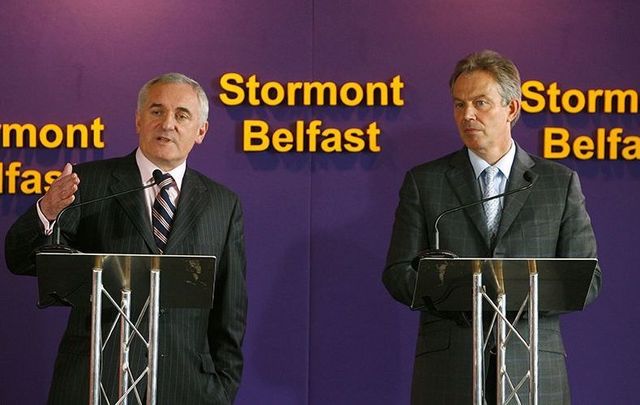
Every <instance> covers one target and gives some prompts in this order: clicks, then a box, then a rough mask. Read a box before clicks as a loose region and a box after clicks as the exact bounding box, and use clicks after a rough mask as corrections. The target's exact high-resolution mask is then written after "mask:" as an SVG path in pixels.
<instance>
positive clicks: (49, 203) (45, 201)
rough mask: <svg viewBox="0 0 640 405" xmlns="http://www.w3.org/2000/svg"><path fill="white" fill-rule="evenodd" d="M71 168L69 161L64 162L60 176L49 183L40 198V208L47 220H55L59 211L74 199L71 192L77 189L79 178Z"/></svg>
mask: <svg viewBox="0 0 640 405" xmlns="http://www.w3.org/2000/svg"><path fill="white" fill-rule="evenodd" d="M72 170H73V166H71V163H67V164H65V165H64V169H62V174H61V175H60V177H58V178H57V179H56V181H54V182H53V183H52V184H51V186H50V187H49V191H47V193H46V194H45V195H44V197H42V200H40V210H41V211H42V213H43V214H44V216H45V217H47V219H48V220H49V221H53V220H55V219H56V216H57V215H58V214H59V213H60V211H62V210H63V209H64V208H65V207H67V206H69V205H70V204H71V203H72V202H73V200H75V196H74V195H73V194H74V193H75V192H76V191H78V184H80V178H79V177H78V175H77V174H75V173H73V172H72Z"/></svg>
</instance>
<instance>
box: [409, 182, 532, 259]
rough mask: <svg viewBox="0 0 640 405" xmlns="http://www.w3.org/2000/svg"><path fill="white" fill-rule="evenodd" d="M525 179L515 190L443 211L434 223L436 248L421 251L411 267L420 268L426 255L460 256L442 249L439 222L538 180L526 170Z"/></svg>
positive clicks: (527, 186) (516, 191)
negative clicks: (421, 261)
mask: <svg viewBox="0 0 640 405" xmlns="http://www.w3.org/2000/svg"><path fill="white" fill-rule="evenodd" d="M524 177H525V180H527V181H529V184H527V185H526V186H523V187H520V188H517V189H515V190H510V191H507V192H504V193H500V194H496V195H493V196H491V197H486V198H482V199H480V200H478V201H474V202H471V203H467V204H463V205H460V206H458V207H453V208H449V209H448V210H445V211H443V212H441V213H440V215H438V216H437V217H436V220H435V221H434V223H433V229H434V239H435V243H434V245H435V249H427V250H423V251H421V252H419V253H418V255H417V256H416V257H415V258H414V259H413V260H412V261H411V267H413V269H414V270H417V269H418V263H419V262H420V260H421V259H422V258H425V257H435V258H443V259H453V258H456V257H458V255H456V254H455V253H453V252H451V251H449V250H445V249H440V231H439V230H438V223H440V220H441V219H442V218H443V217H445V216H447V215H449V214H451V213H454V212H456V211H460V210H463V209H465V208H469V207H473V206H474V205H478V204H484V203H485V202H487V201H491V200H493V199H496V198H502V197H506V196H508V195H511V194H515V193H519V192H521V191H525V190H528V189H530V188H531V187H533V185H534V184H535V182H536V178H535V177H532V176H531V175H530V174H529V172H525V174H524Z"/></svg>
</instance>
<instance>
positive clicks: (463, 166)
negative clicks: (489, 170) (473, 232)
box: [446, 148, 490, 247]
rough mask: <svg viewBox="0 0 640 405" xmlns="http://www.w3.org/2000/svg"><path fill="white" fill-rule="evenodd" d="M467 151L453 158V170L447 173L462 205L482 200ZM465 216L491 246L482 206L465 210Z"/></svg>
mask: <svg viewBox="0 0 640 405" xmlns="http://www.w3.org/2000/svg"><path fill="white" fill-rule="evenodd" d="M467 153H468V152H467V149H466V148H463V149H462V150H460V151H459V152H458V153H456V154H455V155H454V156H453V157H452V158H451V162H450V163H451V168H450V169H449V170H448V171H447V172H446V177H447V181H448V182H449V185H450V186H451V188H452V189H453V191H454V193H455V194H456V196H457V197H458V202H459V203H460V205H463V204H469V203H471V202H474V201H478V200H480V198H482V197H481V192H480V186H479V185H478V181H477V180H476V178H475V174H474V172H473V167H472V166H471V162H469V157H468V155H467ZM464 212H465V214H466V215H467V216H468V217H469V219H470V220H471V222H472V223H473V224H474V225H475V227H476V228H477V229H478V232H480V234H481V235H482V238H483V239H484V241H485V243H486V245H487V247H489V246H490V238H489V230H488V228H487V224H486V220H485V216H484V209H483V207H482V204H476V205H473V206H471V207H469V208H465V210H464Z"/></svg>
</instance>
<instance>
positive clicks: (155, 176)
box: [153, 169, 162, 184]
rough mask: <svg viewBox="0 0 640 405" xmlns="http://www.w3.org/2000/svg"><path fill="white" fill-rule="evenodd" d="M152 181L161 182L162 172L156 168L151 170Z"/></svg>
mask: <svg viewBox="0 0 640 405" xmlns="http://www.w3.org/2000/svg"><path fill="white" fill-rule="evenodd" d="M153 181H154V182H155V183H156V184H160V183H162V172H161V171H160V170H158V169H156V170H154V171H153Z"/></svg>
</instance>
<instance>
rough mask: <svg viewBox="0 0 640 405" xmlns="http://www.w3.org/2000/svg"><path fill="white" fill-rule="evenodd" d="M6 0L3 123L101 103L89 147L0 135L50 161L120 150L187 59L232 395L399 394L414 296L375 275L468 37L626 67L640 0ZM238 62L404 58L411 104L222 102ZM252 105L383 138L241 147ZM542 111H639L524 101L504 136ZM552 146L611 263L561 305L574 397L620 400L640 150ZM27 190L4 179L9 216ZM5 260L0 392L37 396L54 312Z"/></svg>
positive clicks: (400, 63)
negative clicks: (145, 87)
mask: <svg viewBox="0 0 640 405" xmlns="http://www.w3.org/2000/svg"><path fill="white" fill-rule="evenodd" d="M486 3H488V4H486ZM0 11H1V14H0V15H2V17H3V18H2V20H3V23H2V24H1V26H0V55H1V59H0V60H2V62H1V63H0V72H1V75H0V124H2V123H7V122H18V123H26V122H32V123H35V124H37V125H42V124H45V123H50V122H53V123H58V124H67V123H72V122H86V123H89V122H91V121H92V120H93V119H94V118H95V117H97V116H100V117H102V120H103V123H104V124H105V125H106V130H105V135H104V140H105V142H106V143H107V147H106V149H104V150H102V151H83V152H82V151H77V150H75V151H67V150H64V149H57V150H53V151H46V150H43V149H39V150H27V149H3V150H1V151H0V158H1V160H2V162H6V163H8V162H10V161H14V160H20V161H22V162H24V165H25V168H40V169H42V170H45V169H46V170H52V169H58V168H60V167H61V166H62V165H63V163H64V162H65V161H67V160H72V161H74V162H79V161H84V160H90V159H96V158H102V157H112V156H118V155H122V154H124V153H127V152H129V151H131V150H132V149H133V148H134V147H135V145H136V135H135V133H134V124H133V117H134V108H135V97H136V92H137V90H138V88H139V87H140V86H141V85H142V84H143V82H144V81H146V80H147V79H148V78H150V77H152V76H154V75H156V74H159V73H163V72H167V71H180V72H184V73H186V74H188V75H190V76H192V77H194V78H196V79H197V80H199V81H200V82H201V83H202V84H203V85H204V86H205V88H206V90H207V92H208V93H209V94H210V95H211V97H212V99H213V102H214V106H213V109H212V117H211V118H212V120H211V130H210V133H209V135H208V137H207V139H206V140H205V143H204V144H203V145H201V146H200V147H198V148H196V149H195V150H194V152H193V153H192V155H191V158H190V164H191V165H192V166H193V167H195V168H197V169H199V170H201V171H203V172H204V173H206V174H207V175H209V176H210V177H212V178H215V179H217V180H219V181H221V182H223V183H225V184H227V185H228V186H229V187H231V188H232V189H234V190H236V191H237V192H238V193H239V195H240V196H241V198H242V200H243V203H244V210H245V226H246V241H247V254H248V260H249V267H248V288H249V301H250V307H249V318H248V329H247V337H246V342H245V355H246V367H245V372H244V377H243V382H242V386H241V389H240V392H239V396H238V400H237V404H257V403H260V404H274V405H275V404H278V405H280V404H332V405H333V404H360V403H367V404H402V403H408V393H409V386H410V375H411V364H412V357H413V346H414V341H415V334H416V327H417V314H415V313H411V312H410V311H409V310H408V309H407V308H405V307H403V306H401V305H400V304H397V303H395V302H394V301H393V300H392V299H391V298H390V297H389V296H388V294H387V293H386V291H385V290H384V288H383V286H382V284H381V282H380V276H381V271H382V268H383V265H384V259H385V255H386V249H387V244H388V241H389V236H390V231H391V224H392V220H393V212H394V209H395V206H396V203H397V191H398V189H399V186H400V182H401V180H402V177H403V175H404V172H405V171H406V170H407V169H408V168H410V167H412V166H414V165H416V164H418V163H420V162H422V161H425V160H431V159H434V158H436V157H439V156H441V155H443V154H444V153H446V152H449V151H451V150H454V149H457V148H458V147H459V145H460V142H459V140H458V137H457V135H456V131H455V127H454V125H453V121H452V118H451V107H450V104H451V103H450V101H449V100H450V96H449V91H448V88H447V81H448V77H449V74H450V72H451V69H452V68H453V65H454V64H455V62H456V61H457V60H458V59H459V58H460V57H462V56H464V55H466V54H467V53H469V52H471V51H475V50H479V49H483V48H492V49H495V50H498V51H499V52H501V53H503V54H505V55H507V56H509V57H511V58H512V59H513V60H514V61H516V63H517V64H518V65H519V67H520V68H521V73H522V76H523V79H524V80H529V79H535V80H540V81H542V82H545V83H548V82H553V81H557V82H559V83H560V85H561V87H564V88H570V87H573V88H581V89H588V88H637V87H638V80H637V77H638V74H637V70H638V69H637V65H638V63H639V62H640V58H639V57H638V56H637V52H636V50H637V49H640V47H639V46H638V45H639V44H638V41H639V38H640V27H638V25H637V21H636V20H637V15H638V14H639V13H640V3H636V2H631V1H629V2H621V1H616V2H613V1H577V0H576V1H563V2H557V1H538V2H523V1H511V2H508V3H507V2H484V3H477V2H475V3H473V2H468V1H464V0H455V1H447V2H443V1H420V2H418V1H414V0H396V1H380V0H366V1H365V0H348V1H345V0H341V1H338V0H335V1H317V2H316V1H313V0H307V1H295V0H268V1H265V0H263V1H247V0H239V1H231V2H230V1H211V0H207V1H205V0H202V1H184V2H180V3H179V4H178V3H176V2H175V1H171V2H170V1H164V0H154V1H136V2H131V1H124V0H112V1H110V2H102V1H97V0H83V1H72V0H60V1H56V2H51V1H43V0H37V1H30V2H23V1H4V2H3V3H2V5H0ZM230 71H234V72H239V73H241V74H244V75H249V74H253V73H255V74H257V75H258V78H259V79H262V80H277V81H280V82H287V81H298V80H320V81H335V82H338V83H341V82H344V81H358V82H361V83H363V82H367V81H385V80H388V79H390V78H391V77H393V76H395V75H397V74H400V75H401V76H402V79H403V81H404V82H405V84H406V87H405V89H404V90H403V96H404V99H405V106H404V107H401V108H400V107H386V108H385V107H375V108H366V107H358V108H351V109H348V108H336V107H333V108H331V107H314V108H302V107H278V108H261V107H258V108H252V107H249V106H241V107H225V106H223V105H221V103H219V102H218V101H217V95H218V94H219V92H220V88H219V86H218V84H217V83H218V79H219V77H220V76H221V75H222V74H223V73H225V72H230ZM251 117H260V118H261V119H266V120H268V121H269V122H270V123H271V124H272V125H274V126H286V127H288V126H290V125H291V123H292V122H293V121H295V120H296V119H305V120H310V119H312V118H320V119H323V120H325V121H326V122H327V124H328V125H331V126H336V127H340V128H347V127H352V126H357V127H365V126H366V125H368V124H369V122H371V121H374V120H376V121H378V124H379V127H380V128H381V129H382V135H380V145H381V147H382V152H381V153H379V154H371V153H362V154H351V155H349V154H342V155H340V154H334V155H328V154H327V155H323V154H320V153H318V154H275V153H260V154H245V153H243V152H242V150H241V146H240V145H241V143H240V140H241V133H240V128H241V125H242V121H243V120H244V119H247V118H251ZM552 124H553V125H557V126H564V127H566V128H569V129H570V130H571V131H572V132H573V131H577V132H580V131H582V132H581V133H587V134H591V133H592V132H593V131H594V130H595V128H596V127H599V126H602V127H606V128H610V127H613V126H621V127H623V128H624V129H625V133H630V134H638V133H640V125H639V121H638V119H637V118H636V117H635V116H633V115H605V114H578V115H573V116H569V115H568V114H561V115H551V114H548V113H541V114H536V115H531V114H523V117H522V119H521V121H520V122H519V123H518V125H517V126H516V128H515V132H514V134H515V138H516V139H517V140H518V142H520V143H521V144H522V145H523V146H524V147H525V148H527V149H529V150H531V151H536V152H538V153H541V149H540V148H541V145H542V141H541V128H542V127H544V126H545V125H552ZM564 163H566V164H568V165H570V166H571V167H573V168H574V169H575V170H577V171H578V173H579V174H580V176H581V179H582V182H583V188H584V193H585V194H586V196H587V204H588V209H589V211H590V213H591V216H592V220H593V223H594V228H595V231H596V234H597V236H598V241H599V252H600V260H601V264H602V268H603V272H604V290H603V292H602V294H601V296H600V298H599V300H598V301H597V302H596V304H595V305H593V306H592V307H589V308H588V309H587V310H586V311H584V312H581V313H575V314H570V315H567V316H565V317H564V319H563V324H564V336H565V341H566V345H567V350H568V353H569V368H570V379H571V383H572V393H573V397H574V401H575V403H577V404H603V403H616V404H622V403H632V402H633V400H636V399H637V398H636V397H637V395H636V394H635V393H636V391H637V389H636V387H635V379H636V378H637V377H638V376H640V372H639V370H638V368H639V365H640V358H639V357H640V356H639V355H638V354H637V353H638V352H637V350H635V349H636V345H635V342H634V339H633V337H634V336H635V333H636V332H637V329H638V328H637V326H636V325H637V324H638V321H639V319H638V315H637V314H636V313H635V311H634V306H635V303H636V300H635V296H636V295H637V293H636V291H637V287H636V286H637V284H638V283H640V273H638V272H637V269H636V268H635V265H634V263H635V262H636V260H634V259H636V258H637V254H636V253H635V250H636V249H637V246H638V245H639V244H640V240H639V237H638V235H639V233H638V229H639V228H640V219H639V216H638V215H637V208H634V207H635V203H636V201H638V199H640V188H638V187H637V184H638V179H639V177H640V168H639V167H638V163H637V162H624V161H595V160H594V161H575V160H571V159H569V160H565V161H564ZM34 199H35V197H33V196H12V195H7V194H4V195H2V197H1V204H0V231H1V232H0V233H2V235H3V236H2V238H4V233H5V231H6V229H8V227H9V225H10V224H11V223H12V222H13V221H14V219H15V218H16V217H17V215H19V214H20V213H21V212H22V211H24V210H25V209H26V207H27V206H28V205H29V204H31V203H33V201H34ZM2 240H4V239H2ZM1 266H2V271H0V289H1V294H0V300H1V301H0V308H1V309H0V319H2V322H1V325H2V326H1V328H2V333H1V334H0V347H2V352H1V354H0V370H1V371H0V373H1V374H0V377H1V378H0V403H2V404H18V403H21V404H38V403H44V400H45V398H46V393H47V388H48V384H49V381H50V376H51V370H52V366H53V360H54V355H55V352H56V350H57V343H58V341H59V338H60V336H61V333H62V330H63V327H64V323H65V317H66V313H67V312H66V311H65V310H64V309H60V308H53V309H47V310H37V309H36V308H35V302H36V283H35V280H33V279H31V278H27V277H16V276H13V275H12V274H10V273H9V272H8V271H6V269H5V265H4V260H2V264H1ZM620 313H623V314H625V316H624V318H622V317H619V316H618V314H620ZM626 314H630V315H626ZM631 315H633V316H631Z"/></svg>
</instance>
